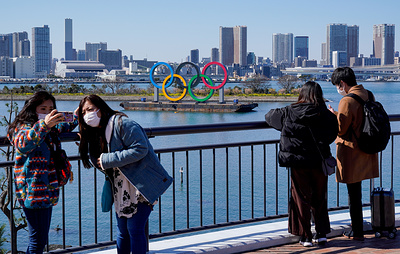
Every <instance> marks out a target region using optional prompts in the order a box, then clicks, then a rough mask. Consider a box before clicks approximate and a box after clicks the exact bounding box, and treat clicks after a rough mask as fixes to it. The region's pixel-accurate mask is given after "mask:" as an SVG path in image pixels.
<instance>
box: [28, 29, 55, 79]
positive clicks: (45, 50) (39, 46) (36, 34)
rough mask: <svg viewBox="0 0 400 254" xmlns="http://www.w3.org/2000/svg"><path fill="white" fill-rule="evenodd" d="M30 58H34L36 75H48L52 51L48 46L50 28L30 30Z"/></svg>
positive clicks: (49, 45)
mask: <svg viewBox="0 0 400 254" xmlns="http://www.w3.org/2000/svg"><path fill="white" fill-rule="evenodd" d="M32 56H33V57H34V58H35V72H36V75H43V76H44V75H47V74H49V73H50V67H51V56H52V49H51V44H50V28H49V27H48V26H47V25H44V26H43V27H33V28H32Z"/></svg>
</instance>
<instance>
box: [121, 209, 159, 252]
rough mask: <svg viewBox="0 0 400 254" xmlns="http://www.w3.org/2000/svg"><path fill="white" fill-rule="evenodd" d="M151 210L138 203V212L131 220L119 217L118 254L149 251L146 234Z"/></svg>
mask: <svg viewBox="0 0 400 254" xmlns="http://www.w3.org/2000/svg"><path fill="white" fill-rule="evenodd" d="M150 212H151V208H150V206H149V205H147V204H143V203H138V207H137V212H136V213H135V214H134V215H133V216H132V217H131V218H124V217H121V218H118V216H117V228H118V231H117V252H118V254H129V253H132V254H142V253H146V251H147V239H146V233H145V226H146V222H147V220H148V218H149V216H150Z"/></svg>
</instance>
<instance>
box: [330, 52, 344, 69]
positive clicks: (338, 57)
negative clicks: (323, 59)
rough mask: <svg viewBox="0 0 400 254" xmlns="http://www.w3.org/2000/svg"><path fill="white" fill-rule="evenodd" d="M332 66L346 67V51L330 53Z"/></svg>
mask: <svg viewBox="0 0 400 254" xmlns="http://www.w3.org/2000/svg"><path fill="white" fill-rule="evenodd" d="M332 65H333V68H337V67H343V66H346V65H347V52H346V51H333V52H332Z"/></svg>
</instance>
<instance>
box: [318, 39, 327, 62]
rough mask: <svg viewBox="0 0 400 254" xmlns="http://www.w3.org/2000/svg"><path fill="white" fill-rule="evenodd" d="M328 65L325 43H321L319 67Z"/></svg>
mask: <svg viewBox="0 0 400 254" xmlns="http://www.w3.org/2000/svg"><path fill="white" fill-rule="evenodd" d="M327 64H328V57H327V53H326V42H323V43H321V61H320V65H327Z"/></svg>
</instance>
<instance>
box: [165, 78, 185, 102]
mask: <svg viewBox="0 0 400 254" xmlns="http://www.w3.org/2000/svg"><path fill="white" fill-rule="evenodd" d="M174 77H176V78H179V79H180V80H181V81H182V83H183V86H184V88H183V93H182V95H181V96H179V97H178V98H172V97H170V96H169V95H168V93H167V90H166V86H165V83H167V81H168V80H169V79H170V78H171V75H168V77H166V78H165V79H164V82H163V84H162V91H163V93H164V96H165V98H167V99H168V100H170V101H179V100H181V99H182V98H183V97H185V96H186V92H187V86H186V81H185V79H184V78H183V77H182V76H181V75H178V74H174Z"/></svg>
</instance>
